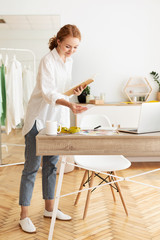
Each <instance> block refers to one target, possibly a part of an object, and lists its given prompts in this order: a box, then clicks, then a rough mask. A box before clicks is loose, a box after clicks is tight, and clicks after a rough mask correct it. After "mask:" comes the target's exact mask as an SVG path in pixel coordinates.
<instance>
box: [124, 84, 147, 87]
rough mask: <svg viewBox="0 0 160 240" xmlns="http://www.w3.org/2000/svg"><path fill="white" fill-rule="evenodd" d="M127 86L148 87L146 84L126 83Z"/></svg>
mask: <svg viewBox="0 0 160 240" xmlns="http://www.w3.org/2000/svg"><path fill="white" fill-rule="evenodd" d="M127 87H148V86H147V85H146V84H133V85H128V86H127Z"/></svg>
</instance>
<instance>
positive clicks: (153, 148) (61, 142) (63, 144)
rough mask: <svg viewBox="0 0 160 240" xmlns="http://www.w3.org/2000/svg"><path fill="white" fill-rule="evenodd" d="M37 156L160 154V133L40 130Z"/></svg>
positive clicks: (58, 191)
mask: <svg viewBox="0 0 160 240" xmlns="http://www.w3.org/2000/svg"><path fill="white" fill-rule="evenodd" d="M36 143H37V146H36V147H37V150H36V152H37V155H96V154H97V155H109V154H114V155H124V156H134V157H135V156H160V132H158V133H150V134H140V135H136V134H126V133H119V134H116V133H115V134H113V135H110V136H85V135H78V134H73V135H58V136H47V135H45V134H43V133H39V134H38V135H37V137H36ZM65 163H66V158H65V156H63V158H62V162H61V167H60V172H59V178H58V185H57V191H56V195H55V201H54V209H53V215H52V220H51V226H50V231H49V237H48V240H52V237H53V231H54V225H55V220H56V213H57V209H58V203H59V196H60V192H61V186H62V180H63V174H64V168H65Z"/></svg>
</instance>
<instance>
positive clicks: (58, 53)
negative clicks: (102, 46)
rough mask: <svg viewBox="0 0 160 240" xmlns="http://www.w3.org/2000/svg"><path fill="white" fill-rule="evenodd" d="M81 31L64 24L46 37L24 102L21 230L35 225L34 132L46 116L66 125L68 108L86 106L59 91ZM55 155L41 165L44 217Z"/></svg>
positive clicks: (49, 204) (59, 214) (36, 163)
mask: <svg viewBox="0 0 160 240" xmlns="http://www.w3.org/2000/svg"><path fill="white" fill-rule="evenodd" d="M80 40H81V34H80V31H79V29H78V28H77V27H76V26H75V25H69V24H68V25H65V26H64V27H62V28H61V29H60V30H59V32H58V33H57V36H56V37H53V38H51V39H50V41H49V49H50V50H51V51H50V52H49V53H48V54H47V55H45V56H44V57H43V58H42V60H41V62H40V65H39V70H38V75H37V83H36V86H35V88H34V91H33V93H32V96H31V99H30V101H29V103H28V108H27V113H26V117H25V124H24V128H23V134H24V135H25V164H24V169H23V172H22V177H21V185H20V197H19V204H20V205H21V214H20V226H21V228H22V230H23V231H25V232H29V233H33V232H35V231H36V228H35V226H34V224H33V223H32V221H31V220H30V218H29V217H28V206H29V205H30V201H31V197H32V192H33V187H34V182H35V177H36V173H37V171H38V169H39V167H40V162H41V158H40V156H36V140H35V137H36V135H37V134H38V132H39V131H40V130H41V129H43V128H44V127H45V123H46V121H47V120H52V121H57V122H58V123H60V124H61V125H62V126H65V127H69V125H70V115H69V110H70V109H71V110H72V112H73V113H75V114H76V113H81V112H83V111H85V110H87V108H86V107H82V106H79V105H77V104H75V103H70V102H69V97H68V96H65V95H63V93H64V92H65V91H66V90H68V89H69V88H70V83H71V70H72V59H71V57H70V56H71V55H72V54H73V53H74V52H75V51H76V50H77V48H78V45H79V42H80ZM82 91H83V88H82V87H81V86H80V87H79V88H77V89H75V91H74V94H75V95H77V96H78V95H80V94H81V92H82ZM57 162H58V156H44V157H43V167H42V189H43V199H45V211H44V216H45V217H51V216H52V211H53V198H54V190H55V183H56V163H57ZM57 219H60V220H70V219H71V217H70V216H68V215H66V214H64V213H62V212H61V211H60V210H58V212H57Z"/></svg>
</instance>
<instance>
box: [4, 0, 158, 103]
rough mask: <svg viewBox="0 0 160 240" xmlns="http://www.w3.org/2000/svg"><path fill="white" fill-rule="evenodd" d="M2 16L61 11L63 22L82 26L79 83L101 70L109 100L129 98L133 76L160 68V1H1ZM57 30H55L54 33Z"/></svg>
mask: <svg viewBox="0 0 160 240" xmlns="http://www.w3.org/2000/svg"><path fill="white" fill-rule="evenodd" d="M0 6H1V8H0V15H3V14H6V15H8V14H12V15H18V14H20V15H22V14H25V15H27V14H28V15H32V14H33V15H35V14H37V15H39V14H49V15H51V14H60V15H61V23H62V25H64V24H67V23H71V24H76V25H77V26H78V27H79V28H80V30H81V32H82V42H81V45H80V47H79V50H78V52H77V53H76V54H75V56H74V68H73V79H74V83H78V82H80V81H82V80H85V79H87V78H89V77H90V76H92V75H93V74H95V73H96V74H97V77H96V81H95V83H94V84H92V86H91V91H92V93H93V94H94V95H99V94H100V92H106V101H107V102H116V101H123V100H125V96H124V95H123V92H122V89H123V87H124V84H125V83H126V81H127V80H128V79H129V77H131V76H145V77H147V78H148V79H149V81H150V83H151V85H152V87H153V92H152V94H151V97H150V100H152V99H154V98H155V92H156V91H157V89H158V86H157V85H156V83H155V82H154V81H153V80H152V79H151V78H150V76H149V73H150V72H151V71H152V70H155V71H157V72H158V71H159V66H160V31H159V29H160V14H159V9H160V1H158V0H56V1H55V0H45V1H44V0H27V1H24V0H14V1H10V0H5V1H4V0H3V1H2V0H0ZM53 34H54V33H53Z"/></svg>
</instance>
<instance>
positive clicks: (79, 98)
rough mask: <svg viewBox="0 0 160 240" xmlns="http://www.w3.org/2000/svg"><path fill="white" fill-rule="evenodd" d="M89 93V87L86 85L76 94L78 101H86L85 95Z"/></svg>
mask: <svg viewBox="0 0 160 240" xmlns="http://www.w3.org/2000/svg"><path fill="white" fill-rule="evenodd" d="M87 95H90V87H89V86H87V87H86V88H85V89H84V90H83V92H82V93H81V94H80V95H79V96H78V101H79V103H86V96H87Z"/></svg>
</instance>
